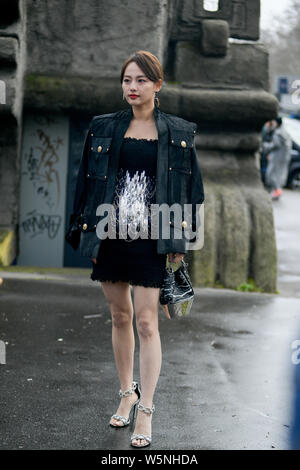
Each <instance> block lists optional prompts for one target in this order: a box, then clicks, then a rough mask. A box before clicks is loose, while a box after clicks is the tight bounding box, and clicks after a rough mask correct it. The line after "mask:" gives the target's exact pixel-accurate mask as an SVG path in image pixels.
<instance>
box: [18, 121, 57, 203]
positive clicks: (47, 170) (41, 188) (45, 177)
mask: <svg viewBox="0 0 300 470" xmlns="http://www.w3.org/2000/svg"><path fill="white" fill-rule="evenodd" d="M36 132H37V136H38V138H39V142H40V145H36V146H35V147H32V146H31V147H30V150H29V152H28V153H25V155H24V157H25V168H26V169H25V172H23V174H25V175H26V174H27V176H28V177H29V179H30V181H31V182H32V184H33V186H34V187H35V190H36V193H37V195H38V196H41V197H42V198H43V199H45V202H46V204H47V206H49V208H51V209H53V208H54V207H58V205H59V202H60V197H61V187H60V186H61V185H60V178H59V172H58V170H57V168H56V165H57V164H58V163H59V155H58V153H57V151H58V149H59V147H60V146H61V145H62V144H63V140H62V138H61V137H56V138H55V139H53V140H52V141H51V138H50V136H49V135H47V134H46V133H45V131H44V130H43V129H37V130H36ZM53 185H54V188H53V187H52V188H51V190H50V186H53ZM54 198H55V199H56V200H54Z"/></svg>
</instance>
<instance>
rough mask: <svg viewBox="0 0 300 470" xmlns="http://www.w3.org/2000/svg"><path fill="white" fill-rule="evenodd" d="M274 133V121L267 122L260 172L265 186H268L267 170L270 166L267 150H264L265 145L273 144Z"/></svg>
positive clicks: (263, 136)
mask: <svg viewBox="0 0 300 470" xmlns="http://www.w3.org/2000/svg"><path fill="white" fill-rule="evenodd" d="M273 132H274V130H273V127H272V121H267V122H265V124H264V126H263V128H262V145H261V148H260V172H261V179H262V182H263V183H264V184H266V170H267V166H268V159H267V150H266V149H264V148H263V143H264V142H271V140H272V134H273Z"/></svg>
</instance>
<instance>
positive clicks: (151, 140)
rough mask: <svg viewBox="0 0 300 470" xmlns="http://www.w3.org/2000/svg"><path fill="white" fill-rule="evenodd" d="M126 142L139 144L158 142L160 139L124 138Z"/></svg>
mask: <svg viewBox="0 0 300 470" xmlns="http://www.w3.org/2000/svg"><path fill="white" fill-rule="evenodd" d="M124 139H126V140H129V141H130V140H131V141H136V140H137V141H138V142H157V141H158V139H143V138H142V139H137V138H136V137H124Z"/></svg>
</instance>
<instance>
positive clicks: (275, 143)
mask: <svg viewBox="0 0 300 470" xmlns="http://www.w3.org/2000/svg"><path fill="white" fill-rule="evenodd" d="M281 146H282V140H281V138H280V135H278V134H277V132H274V134H273V136H272V140H271V142H263V150H264V151H265V152H266V153H270V152H273V151H274V150H278V149H279V148H280V147H281Z"/></svg>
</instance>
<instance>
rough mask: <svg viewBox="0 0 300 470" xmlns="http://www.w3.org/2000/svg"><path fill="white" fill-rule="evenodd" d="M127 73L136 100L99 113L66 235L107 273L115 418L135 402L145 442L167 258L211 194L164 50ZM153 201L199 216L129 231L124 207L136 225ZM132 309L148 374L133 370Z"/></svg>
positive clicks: (137, 433) (136, 61) (123, 422)
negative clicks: (173, 97)
mask: <svg viewBox="0 0 300 470" xmlns="http://www.w3.org/2000/svg"><path fill="white" fill-rule="evenodd" d="M120 82H121V86H122V90H123V99H124V100H126V101H127V103H128V104H129V109H127V110H122V111H117V112H113V113H109V114H102V115H99V116H95V117H94V118H93V119H92V121H91V124H90V128H89V132H88V135H87V137H86V141H85V146H84V151H83V156H82V160H81V164H80V168H79V173H78V177H77V185H76V191H75V198H74V210H73V214H72V215H71V218H70V227H69V231H68V233H69V237H68V238H69V243H71V244H72V246H73V248H74V249H77V247H78V246H80V252H81V254H82V255H83V256H88V257H90V258H91V260H92V262H93V265H92V272H91V279H92V280H93V281H99V282H100V283H101V287H102V290H103V293H104V295H105V298H106V300H107V302H108V305H109V308H110V313H111V317H112V344H113V350H114V357H115V363H116V367H117V371H118V377H119V381H120V391H119V396H120V397H121V400H120V404H119V407H118V409H117V410H116V413H115V414H113V415H112V417H111V419H110V421H109V424H110V425H111V426H113V427H115V428H123V427H126V426H128V424H129V423H130V414H131V411H132V410H133V421H134V420H135V417H136V422H135V429H134V433H133V434H132V436H131V442H130V443H131V445H132V446H133V447H145V446H149V445H150V443H151V441H152V437H151V436H152V425H151V423H152V414H153V412H154V410H155V406H154V403H153V396H154V392H155V388H156V385H157V381H158V378H159V374H160V369H161V362H162V353H161V341H160V335H159V329H158V307H159V293H160V287H161V286H162V282H163V277H164V273H165V265H166V261H167V259H168V261H169V262H174V263H179V262H180V261H181V260H182V259H183V257H184V255H185V253H186V252H187V241H186V239H185V238H184V237H182V238H178V236H177V237H176V233H177V235H178V232H180V233H184V231H185V229H186V228H189V229H191V230H193V231H194V232H195V230H196V225H197V223H196V206H197V205H200V204H202V203H203V201H204V191H203V184H202V176H201V170H200V164H199V160H198V158H197V154H196V150H195V144H194V137H195V133H196V128H197V126H196V124H195V123H192V122H189V121H186V120H185V119H183V118H180V117H178V116H174V115H172V114H167V113H164V112H163V111H161V110H160V108H159V99H158V97H157V93H158V92H159V90H160V89H161V87H162V84H163V71H162V66H161V64H160V62H159V60H158V59H157V57H156V56H155V55H153V54H152V53H150V52H148V51H137V52H136V53H134V54H132V55H131V56H130V57H129V58H128V59H127V60H126V61H125V62H124V64H123V66H122V68H121V74H120ZM154 203H156V204H163V203H165V204H169V205H170V204H173V203H178V204H180V206H181V208H182V209H183V206H184V204H185V203H187V204H190V205H191V206H192V219H191V220H192V222H191V223H190V224H188V222H187V221H186V220H183V221H182V223H180V226H177V225H176V222H175V221H174V219H173V218H172V217H170V220H168V221H167V223H168V228H169V230H170V235H169V237H168V238H164V237H163V236H162V235H161V231H160V230H159V231H158V232H159V236H158V238H157V239H153V238H150V237H149V236H148V237H147V238H146V237H145V238H132V237H131V236H130V234H128V233H127V235H126V237H125V236H121V235H122V233H121V225H122V224H121V222H124V220H123V215H124V214H126V219H125V222H126V224H127V226H128V228H129V229H130V227H131V228H132V227H137V226H141V225H142V223H144V222H145V217H144V216H143V214H145V211H143V210H142V209H144V208H145V207H147V208H150V210H149V213H151V207H152V204H154ZM99 204H111V205H112V207H113V208H114V209H115V211H112V215H111V216H110V218H109V221H110V222H112V221H113V222H115V226H116V227H117V230H116V237H115V238H113V237H111V238H110V237H107V238H105V237H103V238H102V237H101V238H99V231H98V228H97V230H96V226H97V224H99V220H100V219H99V214H96V210H97V207H98V206H99ZM124 206H125V208H126V210H125V211H122V210H121V209H124ZM106 215H107V214H106ZM143 217H144V218H143ZM100 218H101V216H100ZM146 219H147V218H146ZM101 220H103V219H101ZM146 221H148V223H149V221H150V223H149V226H150V228H151V221H152V219H151V218H150V217H149V216H148V219H147V220H146ZM162 223H163V222H162ZM98 227H99V225H98ZM129 229H128V232H129ZM101 233H102V232H101ZM130 286H132V288H133V304H132V299H131V287H130ZM134 312H135V316H136V328H137V333H138V337H139V343H140V351H139V365H140V382H139V381H135V380H133V365H134V348H135V338H134V330H133V324H132V321H133V313H134ZM170 379H171V378H170Z"/></svg>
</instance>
